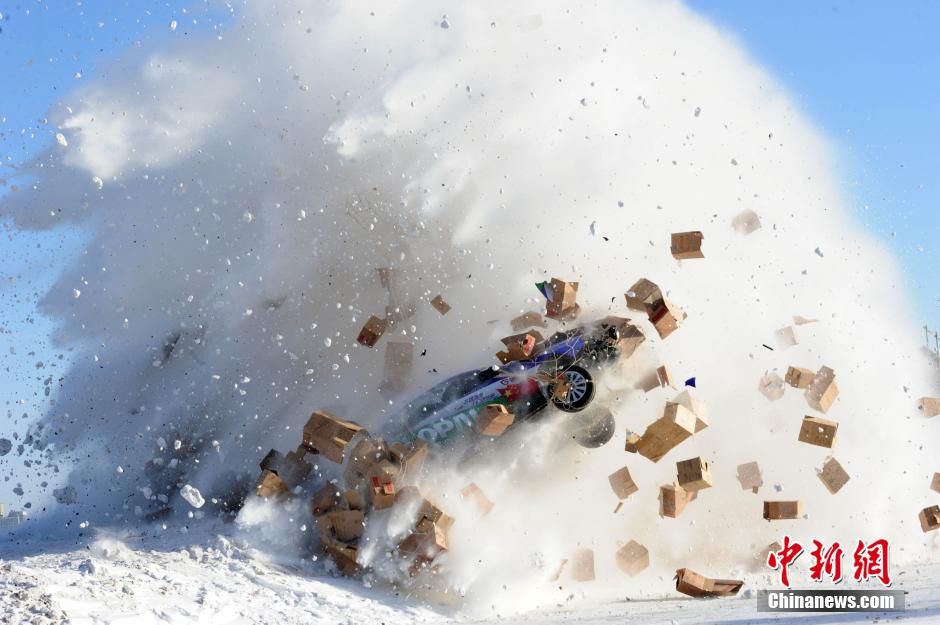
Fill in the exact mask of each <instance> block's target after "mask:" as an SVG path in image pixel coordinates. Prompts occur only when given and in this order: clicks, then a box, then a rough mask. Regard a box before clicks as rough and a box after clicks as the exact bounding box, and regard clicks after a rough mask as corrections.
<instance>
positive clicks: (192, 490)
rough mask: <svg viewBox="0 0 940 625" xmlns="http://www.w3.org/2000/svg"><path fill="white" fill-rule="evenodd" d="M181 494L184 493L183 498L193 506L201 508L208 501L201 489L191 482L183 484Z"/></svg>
mask: <svg viewBox="0 0 940 625" xmlns="http://www.w3.org/2000/svg"><path fill="white" fill-rule="evenodd" d="M180 495H182V496H183V499H185V500H186V501H187V502H188V503H189V505H191V506H192V507H193V508H201V507H202V506H203V505H204V504H205V503H206V500H205V499H203V497H202V493H200V492H199V489H198V488H196V487H195V486H192V485H190V484H186V485H184V486H183V488H181V489H180Z"/></svg>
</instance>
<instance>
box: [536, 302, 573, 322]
mask: <svg viewBox="0 0 940 625" xmlns="http://www.w3.org/2000/svg"><path fill="white" fill-rule="evenodd" d="M580 314H581V305H580V304H575V305H574V306H572V307H571V308H567V309H564V308H561V307H559V306H558V305H557V304H553V303H552V302H547V303H546V304H545V316H546V317H548V318H549V319H554V320H556V321H571V320H572V319H574V318H575V317H577V316H578V315H580Z"/></svg>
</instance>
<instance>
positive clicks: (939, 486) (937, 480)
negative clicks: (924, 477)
mask: <svg viewBox="0 0 940 625" xmlns="http://www.w3.org/2000/svg"><path fill="white" fill-rule="evenodd" d="M930 488H932V489H933V490H935V491H937V492H938V493H940V473H934V474H933V481H931V482H930Z"/></svg>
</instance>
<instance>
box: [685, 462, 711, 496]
mask: <svg viewBox="0 0 940 625" xmlns="http://www.w3.org/2000/svg"><path fill="white" fill-rule="evenodd" d="M676 472H677V474H678V480H677V481H678V482H679V486H681V487H682V488H684V489H685V490H687V491H689V492H697V491H700V490H704V489H706V488H711V487H712V485H713V484H712V474H711V470H710V469H709V467H708V463H707V462H706V461H704V460H702V459H701V458H700V457H696V458H690V459H688V460H680V461H679V462H677V463H676Z"/></svg>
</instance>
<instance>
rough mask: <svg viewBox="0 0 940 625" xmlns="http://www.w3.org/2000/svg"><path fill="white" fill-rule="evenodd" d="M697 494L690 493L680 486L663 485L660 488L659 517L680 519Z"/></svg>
mask: <svg viewBox="0 0 940 625" xmlns="http://www.w3.org/2000/svg"><path fill="white" fill-rule="evenodd" d="M695 496H696V493H694V492H693V493H690V492H689V491H687V490H685V489H684V488H682V487H681V486H679V485H678V484H663V485H662V486H660V487H659V516H661V517H669V518H671V519H675V518H678V517H679V515H680V514H682V511H683V510H685V507H686V506H687V505H688V503H689V502H690V501H692V500H693V499H695Z"/></svg>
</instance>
